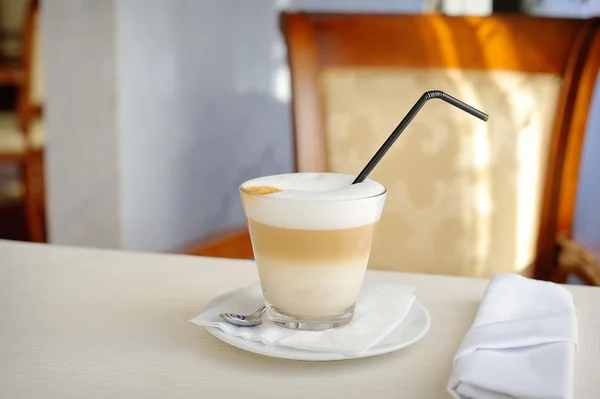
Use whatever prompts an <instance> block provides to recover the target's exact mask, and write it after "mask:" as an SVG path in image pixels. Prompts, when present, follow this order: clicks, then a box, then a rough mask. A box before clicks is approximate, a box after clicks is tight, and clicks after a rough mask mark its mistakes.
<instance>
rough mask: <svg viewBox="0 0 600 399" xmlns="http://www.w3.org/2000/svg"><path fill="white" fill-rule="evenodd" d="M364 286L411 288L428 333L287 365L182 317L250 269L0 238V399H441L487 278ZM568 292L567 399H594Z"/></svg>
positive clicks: (595, 327) (583, 336) (591, 305)
mask: <svg viewBox="0 0 600 399" xmlns="http://www.w3.org/2000/svg"><path fill="white" fill-rule="evenodd" d="M367 278H368V279H369V280H370V281H389V282H397V283H403V284H411V285H414V286H416V287H417V291H416V294H417V296H418V298H419V300H420V301H421V302H422V303H423V304H424V305H425V306H426V307H427V308H428V309H429V311H430V313H431V317H432V327H431V331H430V332H429V334H428V335H427V336H426V337H425V338H424V339H423V340H422V341H420V342H418V343H417V344H415V345H413V346H411V347H409V348H406V349H404V350H401V351H398V352H395V353H391V354H387V355H383V356H378V357H373V358H367V359H361V360H351V361H342V362H329V363H307V362H297V361H289V360H281V359H273V358H268V357H262V356H259V355H255V354H252V353H247V352H244V351H242V350H240V349H237V348H233V347H230V346H228V345H227V344H225V343H223V342H220V341H218V340H217V339H216V338H214V337H213V336H211V335H210V334H208V333H207V332H206V331H205V330H204V329H203V328H201V327H198V326H194V325H192V324H190V323H188V319H190V318H191V317H192V316H194V315H196V314H198V313H199V311H200V310H201V309H202V308H203V306H204V305H205V304H206V303H207V302H208V301H209V300H211V299H212V298H213V297H215V296H216V295H218V294H221V293H223V292H225V291H228V290H231V289H233V288H236V287H239V286H242V285H246V284H248V282H249V281H251V280H255V279H257V274H256V270H255V267H254V265H253V263H252V262H249V261H236V260H225V259H211V258H201V257H187V256H178V255H155V254H138V253H127V252H119V251H107V250H95V249H79V248H68V247H56V246H48V245H35V244H24V243H15V242H9V241H0V397H1V398H50V397H56V398H87V399H94V398H144V399H148V398H169V399H171V398H173V399H174V398H232V397H244V398H265V397H277V398H304V397H311V398H320V397H331V398H334V397H341V398H346V399H347V398H401V397H402V398H419V399H427V398H431V399H440V398H446V397H449V396H448V395H447V394H446V392H445V386H446V382H447V380H448V377H449V375H450V370H451V363H452V357H453V355H454V352H455V351H456V349H457V347H458V345H459V343H460V341H461V339H462V337H463V335H464V333H465V332H466V331H467V329H468V328H469V326H470V324H471V322H472V320H473V317H474V315H475V312H476V310H477V306H478V304H479V301H480V298H481V295H482V293H483V290H484V289H485V287H486V284H487V281H486V280H479V279H467V278H457V277H444V276H430V275H416V274H402V273H394V272H376V271H370V272H369V273H368V275H367ZM569 289H570V291H571V292H572V293H573V296H574V298H575V304H576V306H577V313H578V317H579V342H580V350H579V352H578V353H577V360H576V367H575V395H574V397H575V398H577V399H586V398H590V399H592V398H594V399H595V398H599V397H600V306H599V305H600V289H598V288H592V287H569ZM242 388H243V389H244V390H245V392H244V393H242V392H240V389H242Z"/></svg>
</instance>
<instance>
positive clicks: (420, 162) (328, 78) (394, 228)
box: [281, 13, 597, 278]
mask: <svg viewBox="0 0 600 399" xmlns="http://www.w3.org/2000/svg"><path fill="white" fill-rule="evenodd" d="M281 24H282V29H283V32H284V36H285V39H286V43H287V47H288V58H289V64H290V69H291V78H292V110H293V121H294V135H295V144H296V154H295V155H296V169H297V170H298V171H332V172H341V173H352V174H357V173H358V172H359V171H360V170H361V169H362V167H363V166H364V165H365V164H366V162H367V161H368V160H369V158H370V157H371V156H372V155H373V154H374V152H375V151H376V149H377V148H378V147H379V146H380V145H381V144H382V142H383V141H384V140H385V138H386V137H387V135H389V133H390V132H391V131H392V130H393V128H394V127H395V126H396V125H397V123H398V122H399V120H400V119H401V118H402V117H403V116H404V114H405V113H406V112H407V111H408V110H409V109H410V107H411V106H412V105H413V104H414V102H415V101H416V100H417V99H418V98H419V96H420V95H421V94H422V93H423V92H425V91H428V90H433V89H439V90H443V91H445V92H447V93H449V94H451V95H454V96H455V97H457V98H459V99H461V100H463V101H465V102H467V103H469V104H471V105H473V106H475V107H477V108H479V109H481V110H482V111H484V112H487V113H488V114H490V119H489V122H488V123H483V122H481V121H479V120H476V119H474V118H473V117H471V116H469V115H467V114H465V113H463V112H462V111H459V110H457V109H456V108H454V107H451V106H449V105H448V104H445V103H442V102H434V101H430V102H428V103H427V105H426V106H425V107H424V108H423V109H422V110H421V112H420V113H419V115H418V116H417V117H416V118H415V120H414V121H413V122H412V124H411V126H409V128H408V129H407V130H406V131H405V132H404V134H403V135H402V137H400V139H399V140H398V141H397V142H396V144H395V145H394V147H393V148H392V149H391V150H390V151H389V152H388V154H387V155H386V157H385V158H384V160H383V161H382V162H380V164H379V165H378V166H377V168H376V169H375V170H374V172H373V173H372V174H371V176H370V177H371V178H373V179H375V180H378V181H380V182H381V183H383V184H384V185H386V187H387V188H388V199H387V202H386V205H385V209H384V213H383V215H382V218H381V221H380V224H379V228H378V233H377V237H376V239H375V242H374V245H373V253H372V255H371V264H370V267H374V268H380V269H397V270H403V271H414V272H429V273H444V274H456V275H469V276H481V277H487V276H490V275H492V274H494V273H498V272H525V270H526V269H527V270H530V269H531V268H532V266H533V265H535V270H536V273H537V276H538V277H540V278H549V277H550V276H549V273H551V272H552V267H553V262H554V252H555V238H556V235H557V231H558V228H559V221H558V217H559V214H561V215H562V216H561V223H560V225H561V227H562V228H565V226H567V228H568V227H570V219H572V213H573V212H572V209H571V210H569V209H566V206H563V207H562V208H561V198H560V192H561V182H562V180H563V172H564V170H563V169H564V166H565V159H567V161H569V160H570V161H569V162H571V163H572V164H573V165H575V164H577V165H578V156H579V155H578V153H576V151H575V152H572V153H571V154H566V150H567V147H577V145H578V144H577V143H576V141H579V145H580V142H581V140H582V138H583V130H584V129H585V123H583V124H582V123H581V121H582V120H583V121H585V119H587V108H586V107H585V105H586V103H587V105H588V106H589V100H590V98H591V91H592V90H593V83H594V82H593V80H592V81H591V86H590V85H587V86H590V87H587V86H586V85H582V84H581V79H580V77H581V74H582V71H583V69H584V64H585V62H586V54H587V53H588V50H589V48H590V44H591V38H592V32H593V31H594V30H595V29H596V25H597V24H596V21H595V20H574V19H549V18H532V17H526V16H517V15H514V16H512V15H501V16H490V17H449V16H442V15H389V14H388V15H372V14H371V15H369V14H320V13H318V14H307V13H283V14H282V16H281ZM594 79H595V77H594ZM578 89H579V92H578ZM582 90H584V91H586V93H585V94H582ZM588 95H589V98H588ZM576 97H577V101H578V103H577V104H575V98H576ZM575 108H577V112H578V114H577V115H578V116H577V117H576V118H575V119H577V120H578V123H574V113H575ZM567 139H570V144H569V145H567ZM569 157H571V158H572V159H571V158H569ZM576 161H577V162H576ZM570 172H571V174H572V176H571V178H572V177H573V173H575V174H576V170H575V171H573V170H571V171H570ZM574 177H575V181H576V177H577V176H574ZM573 195H574V193H573ZM563 196H566V195H563ZM562 200H563V201H562V202H564V198H563V199H562ZM567 202H568V201H567Z"/></svg>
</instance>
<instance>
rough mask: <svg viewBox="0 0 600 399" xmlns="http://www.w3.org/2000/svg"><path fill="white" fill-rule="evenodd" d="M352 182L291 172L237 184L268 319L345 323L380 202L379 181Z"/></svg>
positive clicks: (347, 178)
mask: <svg viewBox="0 0 600 399" xmlns="http://www.w3.org/2000/svg"><path fill="white" fill-rule="evenodd" d="M353 179H354V177H353V176H349V175H341V174H333V173H293V174H286V175H276V176H270V177H266V178H259V179H254V180H250V181H248V182H246V183H244V184H243V185H242V187H241V193H242V200H243V203H244V209H245V212H246V217H247V220H248V227H249V230H250V235H251V239H252V247H253V249H254V256H255V259H256V263H257V265H258V271H259V277H260V282H261V285H262V289H263V295H264V297H265V300H266V302H267V306H268V310H270V311H271V313H268V314H269V317H271V316H272V315H273V313H278V314H281V315H285V316H286V317H289V318H296V319H298V320H326V319H331V318H339V317H342V316H344V315H348V314H349V315H350V318H351V315H352V311H353V307H354V304H355V303H356V300H357V298H358V295H359V292H360V288H361V285H362V281H363V276H364V272H365V269H366V267H367V263H368V259H369V254H370V251H371V241H372V238H373V234H374V231H375V228H376V225H377V222H378V220H379V217H380V215H381V210H382V207H383V203H384V201H385V188H384V187H383V186H381V185H380V184H379V183H376V182H374V181H371V180H367V181H365V182H364V183H360V184H356V185H351V183H352V181H353ZM348 321H349V319H348Z"/></svg>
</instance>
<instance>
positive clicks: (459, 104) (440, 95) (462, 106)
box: [352, 90, 488, 184]
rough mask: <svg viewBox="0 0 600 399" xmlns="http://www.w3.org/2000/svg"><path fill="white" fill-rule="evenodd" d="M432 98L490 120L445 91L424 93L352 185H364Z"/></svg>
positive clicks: (483, 119)
mask: <svg viewBox="0 0 600 399" xmlns="http://www.w3.org/2000/svg"><path fill="white" fill-rule="evenodd" d="M432 98H439V99H440V100H444V101H446V102H447V103H449V104H452V105H454V106H455V107H457V108H460V109H462V110H463V111H465V112H467V113H469V114H471V115H473V116H475V117H477V118H479V119H481V120H482V121H484V122H485V121H487V120H488V115H487V114H485V113H483V112H481V111H479V110H478V109H475V108H473V107H471V106H470V105H469V104H465V103H463V102H462V101H460V100H458V99H456V98H454V97H452V96H451V95H449V94H446V93H444V92H443V91H440V90H431V91H427V92H425V93H423V95H422V96H421V98H419V100H418V101H417V102H416V103H415V105H413V107H412V108H411V110H410V111H408V114H406V116H405V117H404V119H402V121H401V122H400V124H399V125H398V126H397V127H396V128H395V129H394V131H393V132H392V134H390V137H388V138H387V140H386V141H385V143H383V145H382V146H381V148H379V150H377V152H376V153H375V155H373V158H371V160H370V161H369V163H367V166H365V168H364V169H363V170H362V171H361V172H360V173H359V174H358V176H357V177H356V179H355V180H354V181H353V182H352V184H356V183H362V182H363V181H364V180H365V179H366V178H367V176H368V175H369V173H371V171H372V170H373V168H375V166H377V164H378V163H379V161H381V158H383V156H384V155H385V153H386V152H387V151H388V150H389V149H390V148H391V147H392V145H393V144H394V142H395V141H396V139H397V138H398V137H400V135H401V134H402V132H403V131H404V129H406V127H407V126H408V125H409V124H410V122H411V121H412V120H413V118H414V117H415V116H416V115H417V113H418V112H419V111H420V110H421V108H423V105H425V103H426V102H427V100H431V99H432Z"/></svg>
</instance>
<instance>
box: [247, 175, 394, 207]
mask: <svg viewBox="0 0 600 399" xmlns="http://www.w3.org/2000/svg"><path fill="white" fill-rule="evenodd" d="M293 173H319V172H292V173H283V174H293ZM325 173H330V172H325ZM338 174H343V173H338ZM270 176H278V175H270ZM270 176H264V177H270ZM255 179H259V178H254V179H249V180H246V181H245V182H243V183H242V184H240V185H239V187H238V189H239V191H240V192H242V193H244V194H247V195H250V196H252V197H258V198H264V199H270V200H276V201H301V202H323V203H325V202H352V201H362V200H367V199H372V198H377V197H380V196H382V195H385V194H387V188H386V187H385V186H384V185H383V184H381V183H379V182H376V183H377V184H379V185H380V186H381V187H382V191H381V192H378V193H377V194H372V195H367V196H364V197H360V198H348V199H339V200H330V201H328V200H325V201H323V200H317V199H294V198H278V197H270V196H269V195H268V194H267V195H263V194H257V193H252V192H250V191H248V190H246V189H244V185H245V184H246V183H248V182H250V181H252V180H255ZM372 181H375V180H372ZM253 187H258V186H253Z"/></svg>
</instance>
